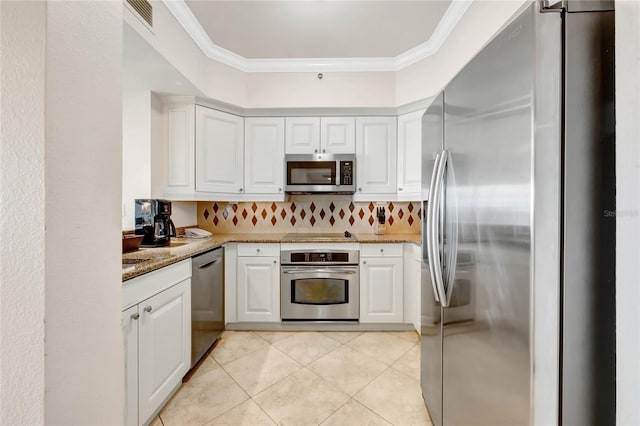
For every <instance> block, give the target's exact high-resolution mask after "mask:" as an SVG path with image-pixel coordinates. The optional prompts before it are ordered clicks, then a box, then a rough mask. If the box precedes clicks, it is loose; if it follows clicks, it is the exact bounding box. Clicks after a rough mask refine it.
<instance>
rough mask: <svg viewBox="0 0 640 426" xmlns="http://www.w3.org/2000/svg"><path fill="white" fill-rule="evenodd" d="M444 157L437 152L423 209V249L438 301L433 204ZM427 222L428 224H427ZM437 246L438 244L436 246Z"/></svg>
mask: <svg viewBox="0 0 640 426" xmlns="http://www.w3.org/2000/svg"><path fill="white" fill-rule="evenodd" d="M441 158H442V156H441V155H440V154H436V161H435V163H434V165H433V172H431V183H430V184H429V200H428V202H427V206H426V208H427V209H426V210H425V209H424V207H425V206H423V211H424V212H425V215H426V218H427V220H426V221H423V222H422V223H423V224H424V225H423V229H422V240H423V244H422V247H423V250H425V249H426V251H427V261H428V262H429V273H430V275H431V286H432V287H433V294H434V297H435V299H436V302H438V303H440V294H439V293H438V288H437V286H436V275H435V270H434V265H435V263H434V252H433V248H432V247H433V245H434V244H433V240H434V238H435V235H434V234H433V232H432V231H433V229H434V226H433V225H432V222H433V220H434V219H435V217H434V213H433V210H434V209H433V206H434V204H435V203H434V202H433V200H434V194H435V191H436V190H435V188H436V185H435V184H436V176H437V174H438V165H439V164H440V159H441ZM425 222H426V224H425ZM435 229H437V227H435ZM436 247H437V246H436Z"/></svg>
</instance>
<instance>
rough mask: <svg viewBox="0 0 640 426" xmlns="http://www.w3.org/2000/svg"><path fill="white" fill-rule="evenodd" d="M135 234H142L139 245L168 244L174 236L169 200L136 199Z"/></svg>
mask: <svg viewBox="0 0 640 426" xmlns="http://www.w3.org/2000/svg"><path fill="white" fill-rule="evenodd" d="M136 235H143V236H144V237H143V238H142V244H140V246H141V247H163V246H168V245H169V243H170V242H171V237H175V236H176V227H175V225H174V224H173V221H171V201H167V200H136Z"/></svg>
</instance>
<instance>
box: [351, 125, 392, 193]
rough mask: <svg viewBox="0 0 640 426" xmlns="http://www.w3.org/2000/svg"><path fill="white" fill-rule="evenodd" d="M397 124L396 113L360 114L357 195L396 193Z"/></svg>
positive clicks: (357, 133)
mask: <svg viewBox="0 0 640 426" xmlns="http://www.w3.org/2000/svg"><path fill="white" fill-rule="evenodd" d="M396 127H397V119H396V117H358V118H356V161H357V164H356V179H357V180H356V184H357V188H358V189H357V192H356V196H360V195H368V194H396V189H397V186H396V178H397V177H396V158H397V157H396V144H397V141H396ZM365 198H366V197H365Z"/></svg>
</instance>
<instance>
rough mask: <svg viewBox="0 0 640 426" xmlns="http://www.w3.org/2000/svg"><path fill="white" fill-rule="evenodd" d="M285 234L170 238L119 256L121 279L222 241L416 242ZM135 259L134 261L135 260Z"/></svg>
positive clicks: (413, 237)
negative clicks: (163, 244)
mask: <svg viewBox="0 0 640 426" xmlns="http://www.w3.org/2000/svg"><path fill="white" fill-rule="evenodd" d="M287 235H288V234H280V233H274V234H253V233H252V234H213V236H212V237H210V238H204V239H196V238H184V237H178V238H173V239H172V242H171V245H170V246H167V247H158V248H142V249H140V250H137V251H134V252H130V253H126V254H123V255H122V263H123V269H122V281H123V282H125V281H128V280H130V279H132V278H135V277H138V276H140V275H143V274H146V273H148V272H152V271H155V270H156V269H160V268H163V267H165V266H168V265H171V264H173V263H177V262H180V261H181V260H184V259H188V258H190V257H193V256H196V255H198V254H200V253H204V252H206V251H209V250H212V249H214V248H217V247H221V246H222V245H223V244H225V243H231V242H233V243H278V244H279V243H323V244H324V243H361V244H367V243H369V244H371V243H414V244H418V245H420V243H421V238H420V234H385V235H375V234H354V235H353V237H352V238H345V237H341V236H340V237H335V238H329V239H325V240H323V241H317V240H313V239H311V238H310V239H304V238H295V239H292V238H289V237H287ZM136 262H138V263H136Z"/></svg>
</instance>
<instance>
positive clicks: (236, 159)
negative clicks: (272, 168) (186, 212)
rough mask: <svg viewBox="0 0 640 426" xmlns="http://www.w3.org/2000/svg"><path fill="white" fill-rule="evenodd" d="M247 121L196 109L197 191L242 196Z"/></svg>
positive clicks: (213, 111) (223, 113)
mask: <svg viewBox="0 0 640 426" xmlns="http://www.w3.org/2000/svg"><path fill="white" fill-rule="evenodd" d="M243 170H244V124H243V118H242V117H238V116H236V115H233V114H227V113H225V112H220V111H216V110H213V109H210V108H205V107H201V106H196V191H203V192H220V193H226V194H234V193H242V192H243V191H244V188H243V182H242V179H243Z"/></svg>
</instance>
